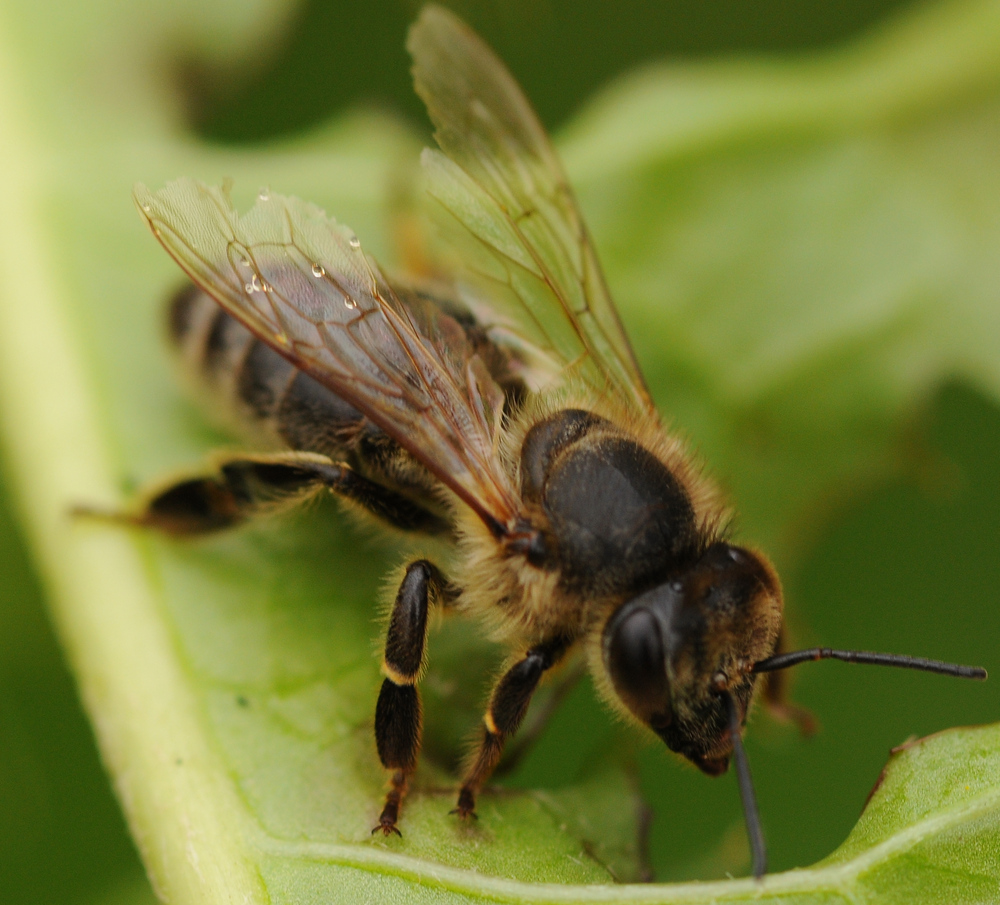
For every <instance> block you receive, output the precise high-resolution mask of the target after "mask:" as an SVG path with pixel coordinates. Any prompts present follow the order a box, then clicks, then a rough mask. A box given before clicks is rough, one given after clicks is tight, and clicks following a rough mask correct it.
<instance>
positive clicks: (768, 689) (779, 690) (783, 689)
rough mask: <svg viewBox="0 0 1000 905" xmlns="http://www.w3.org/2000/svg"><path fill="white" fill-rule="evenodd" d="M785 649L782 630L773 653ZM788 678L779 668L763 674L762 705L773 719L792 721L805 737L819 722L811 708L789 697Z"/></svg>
mask: <svg viewBox="0 0 1000 905" xmlns="http://www.w3.org/2000/svg"><path fill="white" fill-rule="evenodd" d="M786 649H787V645H786V639H785V631H784V630H782V632H781V636H780V637H779V638H778V644H777V647H776V649H775V653H776V654H780V653H784V651H785V650H786ZM788 678H789V676H788V673H787V672H783V671H781V670H774V671H773V672H769V673H767V674H765V676H764V688H763V689H762V694H761V696H762V698H763V699H764V706H766V707H767V710H768V713H770V714H771V716H773V717H774V718H775V719H777V720H780V721H781V722H785V723H794V724H795V726H796V728H797V729H798V730H799V732H800V733H801V734H802V735H804V736H807V737H808V736H810V735H814V734H815V733H816V730H817V729H818V728H819V722H818V721H817V719H816V717H815V716H814V715H813V713H812V711H811V710H809V709H808V708H806V707H802V706H801V705H799V704H796V703H795V702H794V701H792V700H790V699H789V697H788Z"/></svg>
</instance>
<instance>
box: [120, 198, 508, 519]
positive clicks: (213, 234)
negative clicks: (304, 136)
mask: <svg viewBox="0 0 1000 905" xmlns="http://www.w3.org/2000/svg"><path fill="white" fill-rule="evenodd" d="M135 198H136V203H137V204H138V206H139V209H140V211H141V212H142V214H143V216H144V217H145V218H146V220H147V222H148V223H149V226H150V229H152V231H153V233H154V234H155V235H156V237H157V238H158V239H159V240H160V242H161V243H162V245H163V246H164V248H166V250H167V251H168V252H169V253H170V255H171V256H172V257H173V258H174V260H176V261H177V263H178V264H180V266H181V267H182V268H183V269H184V271H185V272H186V273H187V274H188V276H189V277H190V278H191V279H192V280H193V281H194V282H195V283H197V284H198V285H199V286H200V287H201V288H202V289H204V290H205V291H206V292H208V293H209V294H210V295H211V296H212V297H213V298H215V299H216V301H218V302H219V304H220V305H221V306H222V307H223V308H224V309H225V310H226V311H228V312H229V313H230V314H232V315H233V316H234V317H236V318H237V319H239V320H240V321H241V322H243V323H244V324H245V325H246V326H247V327H248V328H249V329H250V330H252V331H253V332H254V333H255V334H256V335H257V336H259V337H260V338H261V339H262V340H264V341H265V342H266V343H268V344H269V345H271V346H273V347H274V348H275V349H276V350H277V351H278V352H280V353H281V354H282V355H284V356H285V357H286V358H287V359H288V360H289V361H291V362H292V363H293V364H294V365H296V366H297V367H299V368H301V369H302V370H304V371H307V372H308V373H309V374H311V375H312V376H313V377H314V378H316V380H318V381H320V382H321V383H323V384H324V385H326V386H327V387H329V388H330V389H331V390H333V391H334V392H335V393H337V394H338V395H339V396H341V397H343V398H344V399H346V400H347V401H348V402H350V403H351V404H352V405H354V406H355V407H356V408H358V409H359V410H360V411H362V412H364V413H365V414H366V415H367V416H368V417H369V418H370V419H371V420H372V421H373V422H374V423H375V424H377V425H378V426H379V427H381V428H382V429H383V430H384V431H385V432H386V433H387V434H389V435H390V436H392V437H393V438H395V439H396V440H397V441H398V442H399V443H400V444H401V445H402V446H403V447H404V448H406V449H408V450H409V451H410V452H411V453H412V454H413V455H414V456H415V457H416V458H417V459H418V460H419V461H421V462H422V463H423V464H424V465H425V466H426V467H427V468H428V469H429V470H430V471H431V472H432V473H434V474H435V475H436V476H437V477H438V478H440V480H441V481H442V482H444V484H445V485H447V486H448V487H450V488H451V489H452V490H453V491H454V492H455V493H456V494H457V495H458V496H459V497H460V498H461V499H463V500H464V501H465V502H466V503H467V504H468V505H469V506H471V507H472V508H473V510H475V511H476V512H477V513H478V514H479V515H480V517H481V518H482V519H483V520H484V521H485V522H486V523H487V524H488V525H489V526H490V527H491V528H492V529H493V530H503V529H504V528H506V527H508V526H509V525H511V524H512V523H513V522H514V520H515V519H516V516H517V513H518V506H517V497H516V495H515V493H514V490H513V488H512V486H511V484H510V479H509V478H508V476H507V474H506V473H505V471H504V470H503V467H502V465H501V463H500V460H499V458H498V457H497V455H496V449H497V446H498V443H499V438H498V431H499V430H500V428H501V420H502V412H503V402H504V399H503V393H502V392H501V390H500V388H499V387H498V386H497V385H496V383H495V382H494V381H493V379H492V378H491V377H490V375H489V373H488V372H487V370H486V368H485V367H484V366H483V364H482V362H481V361H480V360H479V359H478V358H477V357H476V356H475V355H473V354H471V350H470V349H469V348H468V342H467V339H466V336H465V333H464V331H463V330H462V328H461V327H459V325H458V324H457V323H456V322H455V321H454V320H452V319H451V318H450V317H447V316H445V315H442V314H437V315H435V314H434V313H433V312H432V311H424V310H421V311H419V312H417V311H415V310H411V309H410V308H408V307H407V306H406V305H404V304H403V303H402V302H401V301H400V299H399V297H398V296H397V294H396V293H395V292H394V290H393V288H392V286H391V285H390V284H389V283H388V282H386V280H385V278H384V277H383V276H382V274H381V272H380V271H379V269H378V267H377V265H376V264H375V263H374V262H373V261H372V260H371V259H370V258H368V257H367V256H366V255H365V254H364V252H363V251H362V250H361V247H360V243H359V242H358V240H357V238H355V236H354V234H353V233H351V232H350V230H348V229H346V228H345V227H343V226H340V225H338V224H337V223H335V222H333V221H332V220H330V219H328V218H327V217H326V215H325V214H324V213H323V212H322V211H320V210H319V209H318V208H316V207H315V206H313V205H311V204H306V203H304V202H301V201H299V200H297V199H295V198H284V197H281V196H279V195H274V194H268V195H266V196H264V195H262V196H261V197H260V198H259V199H258V201H257V203H256V204H255V205H254V207H253V208H252V209H251V210H250V211H249V212H248V213H246V214H244V215H243V216H240V215H239V214H238V213H237V212H236V210H235V209H234V208H233V206H232V203H231V201H230V199H229V197H228V195H227V193H226V192H224V191H223V190H222V189H219V188H210V187H208V186H204V185H202V184H200V183H197V182H194V181H193V180H188V179H184V180H179V181H177V182H173V183H171V184H169V185H168V186H167V187H166V188H165V189H163V190H161V191H159V192H155V193H153V192H150V191H149V190H148V189H147V188H146V187H145V186H142V185H140V186H137V187H136V191H135ZM418 317H419V322H418Z"/></svg>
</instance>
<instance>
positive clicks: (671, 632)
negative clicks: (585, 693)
mask: <svg viewBox="0 0 1000 905" xmlns="http://www.w3.org/2000/svg"><path fill="white" fill-rule="evenodd" d="M781 610H782V603H781V588H780V585H779V583H778V579H777V576H776V575H775V573H774V570H773V568H772V567H771V565H770V564H769V563H768V562H767V561H766V560H764V559H763V558H762V557H761V556H760V555H758V554H756V553H753V552H751V551H749V550H746V549H743V548H741V547H734V546H731V545H729V544H726V543H722V542H719V543H715V544H713V545H712V546H711V547H709V548H708V549H707V550H706V551H705V553H704V555H703V556H702V557H701V559H700V560H699V561H698V562H697V563H696V564H695V565H694V566H693V567H692V568H690V569H688V570H686V571H685V572H684V573H683V574H679V575H676V576H674V577H673V578H671V579H670V580H669V581H667V582H665V583H664V584H661V585H659V586H657V587H655V588H652V589H651V590H649V591H646V592H644V593H643V594H640V595H639V596H638V597H635V598H633V599H632V600H630V601H627V602H626V603H625V604H623V605H622V606H621V607H619V608H618V610H617V611H616V612H615V613H614V614H613V615H612V617H611V618H610V619H609V620H608V623H607V625H606V626H605V629H604V638H603V655H604V665H605V667H606V668H607V670H608V673H609V675H610V678H611V682H612V685H613V687H614V689H615V692H616V694H617V695H618V697H619V698H620V699H621V701H622V703H624V704H625V706H626V707H627V708H628V709H629V711H630V712H631V713H632V714H634V715H635V716H636V717H637V718H638V719H639V720H640V721H641V722H643V723H644V724H645V725H647V726H649V727H650V728H651V729H652V730H653V731H654V732H655V733H656V734H657V735H658V736H660V738H662V739H663V740H664V742H666V744H667V746H668V747H669V748H670V749H671V750H672V751H676V752H678V753H679V754H683V755H684V756H685V757H687V758H688V759H689V760H690V761H691V762H692V763H694V764H696V765H697V766H698V767H699V768H700V769H702V770H703V771H704V772H706V773H708V774H710V775H717V774H719V773H722V772H724V771H725V770H726V768H727V767H728V765H729V755H730V753H731V751H732V743H731V741H730V739H729V734H728V728H727V719H726V708H725V704H724V700H723V697H722V695H721V691H723V690H725V691H728V692H729V693H730V694H731V695H732V696H733V697H734V699H735V701H736V703H737V706H738V708H739V715H740V722H741V723H742V721H743V720H744V719H745V717H746V711H747V708H748V707H749V705H750V700H751V698H752V696H753V690H754V682H755V676H754V675H753V674H752V673H751V671H750V670H751V667H752V666H753V664H754V663H756V662H757V661H759V660H763V659H765V658H766V657H769V656H771V654H773V653H774V649H775V647H776V646H777V643H778V635H779V633H780V629H781Z"/></svg>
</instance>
